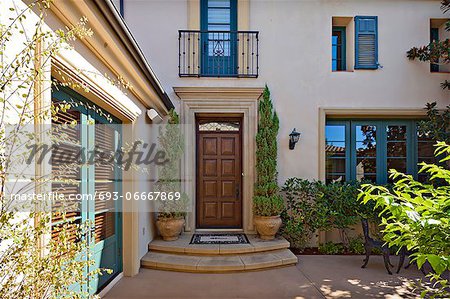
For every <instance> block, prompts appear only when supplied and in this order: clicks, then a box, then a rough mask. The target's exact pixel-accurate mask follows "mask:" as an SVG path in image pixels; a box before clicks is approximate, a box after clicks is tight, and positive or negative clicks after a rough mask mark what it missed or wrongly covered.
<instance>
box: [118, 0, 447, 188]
mask: <svg viewBox="0 0 450 299" xmlns="http://www.w3.org/2000/svg"><path fill="white" fill-rule="evenodd" d="M193 2H194V3H195V2H196V1H193ZM439 6H440V5H439V1H401V0H389V1H379V0H378V1H375V0H373V1H369V0H366V1H344V0H342V1H319V0H316V1H313V0H297V1H280V0H276V1H275V0H272V1H270V0H264V1H261V0H251V1H250V13H249V24H250V26H249V29H250V30H258V31H259V32H260V48H259V49H260V60H259V62H260V76H259V78H257V79H224V78H220V79H218V78H209V79H205V78H179V77H178V30H179V29H187V28H188V23H189V22H190V21H191V23H192V20H189V19H188V15H189V14H188V1H187V0H171V1H163V0H151V1H134V0H125V19H126V22H127V24H128V26H129V27H130V28H131V31H132V32H133V34H134V35H135V37H136V39H137V41H138V43H139V44H140V46H141V48H142V49H143V51H144V53H145V55H146V56H147V58H148V59H149V60H150V61H151V62H152V67H153V69H154V70H155V72H156V73H157V74H158V76H159V78H160V79H161V81H162V83H163V85H164V88H165V89H166V90H167V92H168V93H169V96H170V97H171V99H172V101H173V102H175V103H176V102H177V97H176V95H175V94H174V93H173V91H172V87H174V86H263V85H264V84H265V83H267V84H268V86H269V87H270V89H271V92H272V96H273V100H274V102H275V107H276V110H277V112H278V113H279V115H280V119H281V128H280V134H279V137H278V138H279V147H280V151H279V152H280V154H279V180H280V183H283V182H284V180H285V179H286V178H288V177H291V176H299V177H302V178H309V179H317V178H318V177H319V156H320V152H319V150H318V149H319V131H320V130H323V128H320V127H319V108H321V107H322V108H324V107H326V108H331V107H334V108H396V109H406V108H417V109H421V108H422V107H424V105H425V103H426V101H431V100H436V101H438V102H439V103H440V105H441V106H444V105H445V104H449V103H450V98H449V96H448V92H446V91H442V90H441V89H440V87H439V84H440V82H442V81H443V80H445V79H446V78H447V79H449V78H450V76H449V74H438V73H433V74H431V73H430V71H429V70H430V68H429V64H427V63H420V62H416V61H414V62H411V61H409V60H408V59H407V57H406V51H407V50H408V49H409V48H411V47H412V46H416V45H422V44H426V43H428V41H429V30H430V29H429V26H430V25H429V24H430V18H442V17H443V14H442V12H441V11H440V9H439ZM190 15H193V14H190ZM356 15H373V16H378V26H379V62H380V64H381V65H382V66H383V68H382V69H378V70H358V71H354V72H337V73H336V72H334V73H333V72H331V27H332V25H331V22H332V17H333V16H344V17H354V16H356ZM194 23H195V22H194ZM347 38H353V36H348V37H347ZM294 127H295V128H297V130H298V131H300V132H301V133H302V136H301V139H300V142H299V143H298V144H297V146H296V148H295V150H293V151H290V150H288V134H289V133H290V132H291V130H292V129H293V128H294Z"/></svg>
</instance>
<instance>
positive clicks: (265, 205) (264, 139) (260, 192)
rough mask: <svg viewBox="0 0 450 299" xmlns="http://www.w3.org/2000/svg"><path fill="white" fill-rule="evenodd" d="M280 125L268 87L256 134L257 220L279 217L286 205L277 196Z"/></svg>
mask: <svg viewBox="0 0 450 299" xmlns="http://www.w3.org/2000/svg"><path fill="white" fill-rule="evenodd" d="M279 127H280V122H279V119H278V116H277V114H276V112H275V111H274V109H273V104H272V100H271V99H270V91H269V88H268V87H267V85H266V87H265V89H264V93H263V98H262V99H261V100H260V102H259V121H258V133H257V134H256V184H255V194H254V197H253V212H254V214H255V215H258V216H277V215H280V213H281V211H282V210H283V206H284V202H283V199H282V197H281V196H280V195H279V194H278V192H279V187H278V184H277V147H278V144H277V135H278V129H279Z"/></svg>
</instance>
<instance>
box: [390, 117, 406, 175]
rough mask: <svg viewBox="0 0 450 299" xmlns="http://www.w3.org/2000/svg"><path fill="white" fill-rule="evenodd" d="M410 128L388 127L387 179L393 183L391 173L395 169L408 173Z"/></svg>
mask: <svg viewBox="0 0 450 299" xmlns="http://www.w3.org/2000/svg"><path fill="white" fill-rule="evenodd" d="M407 128H408V126H406V125H386V167H387V173H386V178H387V182H388V183H392V179H391V178H390V176H389V171H390V170H391V169H395V170H397V171H400V172H402V173H407V172H408V164H407V157H408V151H407V148H408V129H407Z"/></svg>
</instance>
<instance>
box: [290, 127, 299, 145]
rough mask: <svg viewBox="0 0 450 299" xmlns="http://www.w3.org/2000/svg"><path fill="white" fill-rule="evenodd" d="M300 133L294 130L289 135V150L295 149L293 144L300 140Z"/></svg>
mask: <svg viewBox="0 0 450 299" xmlns="http://www.w3.org/2000/svg"><path fill="white" fill-rule="evenodd" d="M300 135H301V133H299V132H297V131H296V129H295V128H294V130H292V132H291V134H289V149H290V150H293V149H294V148H295V144H296V143H297V142H298V140H299V139H300Z"/></svg>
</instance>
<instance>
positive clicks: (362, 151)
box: [354, 124, 378, 182]
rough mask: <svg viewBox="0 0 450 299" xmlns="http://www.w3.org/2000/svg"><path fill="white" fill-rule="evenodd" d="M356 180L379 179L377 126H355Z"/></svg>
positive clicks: (373, 180)
mask: <svg viewBox="0 0 450 299" xmlns="http://www.w3.org/2000/svg"><path fill="white" fill-rule="evenodd" d="M354 138H355V155H356V157H355V162H356V180H358V181H362V180H369V181H372V182H376V181H377V168H378V167H377V156H378V153H377V151H378V148H377V126H376V125H369V124H368V125H356V126H355V134H354Z"/></svg>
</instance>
